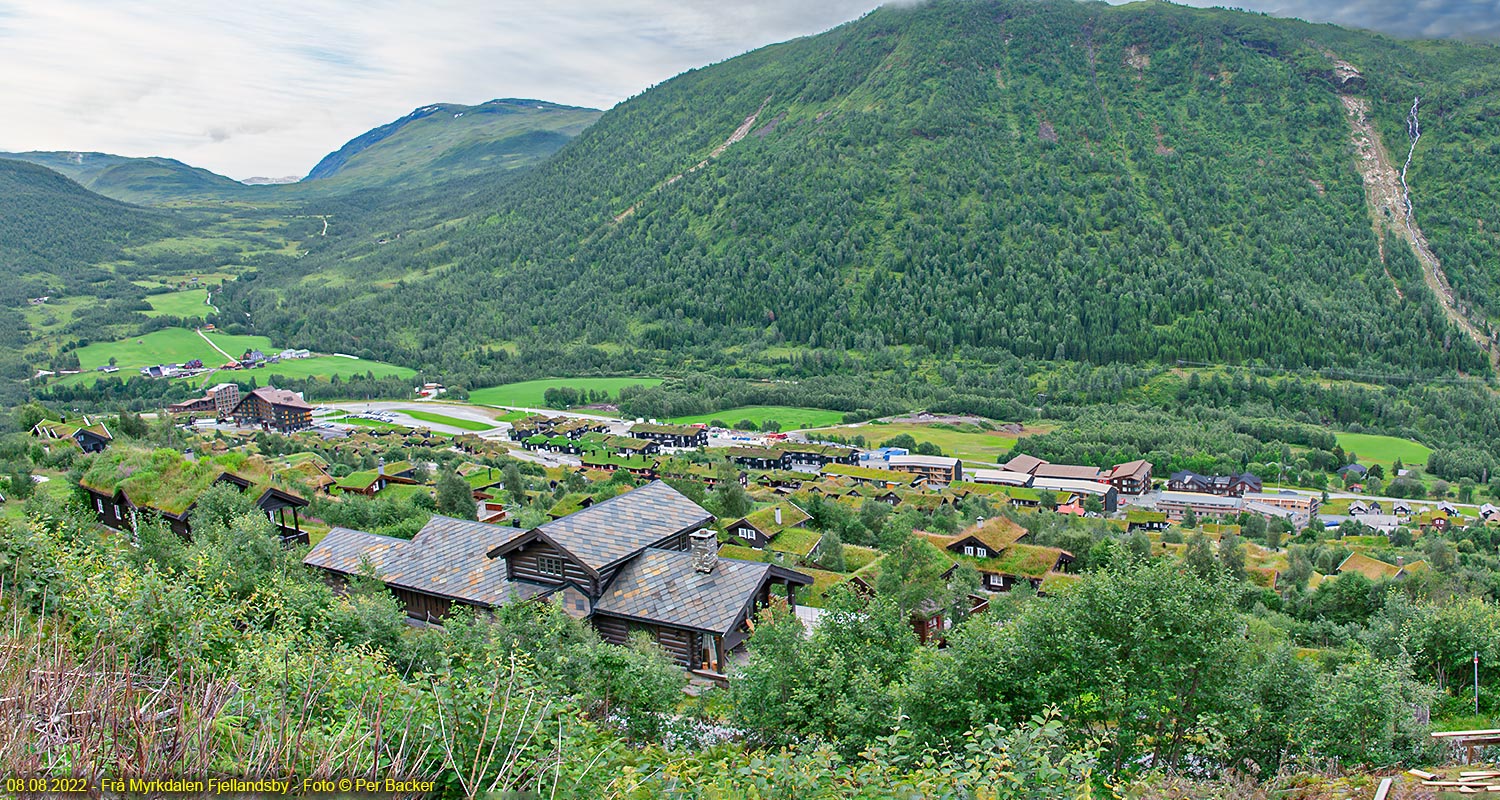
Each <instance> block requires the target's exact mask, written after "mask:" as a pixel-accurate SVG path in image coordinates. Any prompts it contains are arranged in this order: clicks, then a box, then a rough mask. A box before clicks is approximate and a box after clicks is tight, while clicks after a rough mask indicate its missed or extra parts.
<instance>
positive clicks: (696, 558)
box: [688, 528, 719, 574]
mask: <svg viewBox="0 0 1500 800" xmlns="http://www.w3.org/2000/svg"><path fill="white" fill-rule="evenodd" d="M688 548H689V550H690V551H691V552H692V554H693V569H694V570H696V571H698V572H702V573H705V574H707V573H710V572H713V571H714V567H715V566H717V565H718V563H719V540H718V537H717V536H715V535H714V532H713V530H711V529H709V528H703V529H701V530H696V531H693V532H692V533H690V534H688Z"/></svg>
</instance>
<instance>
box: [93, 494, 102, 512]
mask: <svg viewBox="0 0 1500 800" xmlns="http://www.w3.org/2000/svg"><path fill="white" fill-rule="evenodd" d="M94 510H95V511H97V512H99V513H100V514H103V513H104V501H103V500H100V499H99V498H97V497H95V498H94Z"/></svg>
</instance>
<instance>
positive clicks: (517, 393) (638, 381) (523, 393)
mask: <svg viewBox="0 0 1500 800" xmlns="http://www.w3.org/2000/svg"><path fill="white" fill-rule="evenodd" d="M659 383H661V378H547V379H545V380H538V381H523V382H521V383H507V384H505V385H504V386H491V387H490V388H488V389H475V390H473V391H471V392H469V402H471V403H475V404H478V405H482V406H521V407H524V408H542V407H543V405H544V404H545V402H546V401H545V400H544V399H543V394H544V393H545V392H546V391H547V390H548V389H551V388H554V387H561V386H567V387H570V388H573V389H590V390H593V391H596V392H598V391H603V392H608V393H609V394H610V395H614V394H616V393H617V392H619V391H620V389H622V388H624V387H626V386H656V385H657V384H659Z"/></svg>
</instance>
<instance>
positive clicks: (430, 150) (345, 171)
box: [303, 97, 601, 186]
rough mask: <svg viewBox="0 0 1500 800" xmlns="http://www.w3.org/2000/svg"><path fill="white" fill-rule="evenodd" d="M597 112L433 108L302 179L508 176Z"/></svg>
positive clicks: (494, 105) (502, 101) (529, 105)
mask: <svg viewBox="0 0 1500 800" xmlns="http://www.w3.org/2000/svg"><path fill="white" fill-rule="evenodd" d="M600 113H601V112H599V111H597V110H595V109H591V108H579V107H577V106H567V105H562V104H559V103H552V102H548V101H546V100H535V99H528V98H516V97H506V98H496V99H494V100H488V101H485V102H483V103H480V104H478V105H472V106H469V105H462V104H458V103H432V104H429V105H425V106H419V107H417V108H415V109H413V110H412V111H411V112H410V113H408V114H407V115H406V116H403V117H401V118H400V119H397V120H395V121H393V122H388V123H386V124H384V125H381V126H379V127H376V128H372V129H371V130H369V131H366V132H365V133H362V134H360V135H359V136H356V137H355V138H353V139H351V140H349V141H348V142H347V143H346V144H345V145H344V146H343V147H340V148H339V149H338V150H336V151H334V152H332V153H329V154H328V155H327V156H325V157H324V158H323V160H322V161H319V162H318V164H317V165H316V166H314V167H313V168H312V170H311V171H310V172H308V173H307V177H306V178H304V179H303V180H304V181H309V182H311V181H324V180H333V179H338V180H342V181H345V182H348V183H350V184H351V185H364V186H373V185H380V184H384V183H390V182H392V181H394V180H396V179H397V178H398V177H402V176H406V177H411V176H413V175H419V174H420V173H422V172H423V171H425V170H433V169H441V170H442V171H443V173H444V174H445V175H447V174H452V175H464V174H473V173H476V172H482V171H485V170H492V169H512V168H514V167H517V166H525V165H528V164H531V163H535V162H536V161H537V160H539V159H541V158H545V157H546V156H548V155H551V153H552V152H554V151H556V150H557V149H558V148H560V147H562V146H563V145H564V144H566V143H567V142H568V141H569V140H571V139H572V138H573V137H574V136H576V135H578V134H579V133H581V132H582V131H583V130H584V129H585V128H587V127H588V126H589V125H590V124H592V123H593V121H594V120H595V119H597V118H598V116H599V114H600Z"/></svg>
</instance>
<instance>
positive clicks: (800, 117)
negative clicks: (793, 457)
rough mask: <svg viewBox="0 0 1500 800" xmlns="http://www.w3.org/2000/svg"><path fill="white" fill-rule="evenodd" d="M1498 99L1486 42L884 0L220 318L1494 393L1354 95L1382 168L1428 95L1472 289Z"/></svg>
mask: <svg viewBox="0 0 1500 800" xmlns="http://www.w3.org/2000/svg"><path fill="white" fill-rule="evenodd" d="M1335 59H1344V60H1347V61H1348V62H1351V63H1353V64H1354V65H1356V66H1357V67H1358V68H1359V69H1360V70H1361V71H1362V72H1363V75H1364V79H1363V80H1362V81H1356V82H1354V83H1352V84H1349V83H1346V82H1343V81H1341V80H1340V79H1339V78H1338V77H1337V75H1336V68H1335ZM1497 79H1500V58H1497V52H1496V51H1495V50H1494V49H1493V48H1488V47H1478V46H1470V45H1458V44H1436V43H1403V42H1397V41H1393V40H1390V39H1386V38H1384V37H1379V36H1374V35H1369V34H1364V33H1358V32H1352V31H1346V30H1341V29H1338V28H1335V27H1332V26H1313V25H1308V24H1304V23H1300V22H1295V21H1288V20H1276V19H1271V18H1266V17H1259V16H1255V15H1249V14H1244V13H1238V12H1227V11H1205V10H1196V9H1188V8H1182V7H1177V6H1171V5H1167V4H1155V3H1152V4H1144V3H1142V4H1135V5H1130V6H1123V7H1111V6H1106V5H1102V4H1082V3H1075V2H1071V0H1052V1H1050V2H1019V1H1014V2H1013V1H1011V0H994V1H992V2H969V1H964V2H950V1H943V2H936V3H930V4H925V5H921V6H917V7H894V8H883V9H880V10H878V11H876V12H873V13H871V14H869V15H867V16H866V17H864V18H862V19H860V20H858V21H856V22H853V23H850V24H847V25H844V26H841V27H839V28H837V29H834V30H832V31H830V32H828V33H825V34H822V35H819V36H814V37H809V38H805V39H800V40H796V41H792V42H789V43H785V44H781V45H776V46H772V47H768V48H765V49H762V50H759V51H756V52H753V53H750V54H747V55H745V56H742V57H739V58H736V59H732V60H730V61H727V62H724V63H721V64H717V65H714V66H711V67H707V68H704V69H701V70H695V71H691V72H688V73H686V74H684V75H682V76H679V77H678V78H676V79H673V80H671V81H668V82H666V83H664V84H662V85H660V86H658V87H655V88H653V89H651V90H649V91H647V92H645V93H643V94H642V95H640V96H638V97H636V98H634V99H632V100H630V101H628V102H626V103H623V104H621V105H620V106H618V107H616V108H615V109H613V110H611V111H609V112H607V113H606V114H605V115H604V116H603V117H601V118H600V120H599V122H598V123H596V124H595V125H594V126H592V127H591V128H590V129H589V130H588V131H587V132H585V133H584V134H583V135H582V136H581V137H580V138H579V139H577V140H576V141H574V142H573V143H572V144H570V145H569V146H568V147H566V148H564V149H563V150H562V151H561V152H560V153H558V155H557V156H555V157H554V158H553V159H552V160H551V161H549V162H547V163H546V164H544V165H542V166H541V167H539V168H537V169H536V170H533V171H532V172H531V173H529V174H528V175H526V176H524V177H523V178H522V179H520V180H519V181H516V182H514V183H513V184H511V185H508V186H504V187H498V188H496V189H494V190H493V191H492V192H489V193H488V194H485V193H483V192H480V193H478V194H469V195H466V196H464V197H463V198H462V200H461V203H460V204H455V205H453V206H451V207H450V208H449V209H448V210H447V212H446V216H447V217H449V218H450V219H451V220H452V222H451V223H450V224H445V225H439V226H428V227H427V228H426V229H425V230H409V231H406V232H405V235H403V236H402V237H401V238H400V239H399V240H395V239H394V237H389V239H388V241H387V242H385V243H383V244H379V245H377V244H375V243H374V242H373V241H371V238H369V237H353V238H349V239H346V240H343V241H342V242H330V243H329V244H330V246H329V247H328V248H326V252H322V253H319V252H314V254H313V255H311V256H309V257H308V258H307V259H303V260H301V261H299V262H297V263H296V264H294V265H290V267H291V269H289V270H287V271H283V272H279V273H276V274H266V275H263V276H261V277H262V278H263V279H262V280H260V281H258V282H256V283H255V284H253V285H252V284H246V285H245V286H243V287H240V294H239V296H238V298H231V300H232V301H233V300H235V299H237V300H238V301H239V302H240V304H241V305H242V306H243V308H244V310H250V311H253V314H252V316H253V318H254V319H255V320H257V324H258V325H261V326H265V327H267V328H275V329H279V330H282V331H289V332H290V331H295V332H296V334H297V335H299V336H305V337H307V338H310V339H312V340H315V341H320V342H326V343H329V344H330V346H331V345H332V343H333V342H336V341H337V342H341V343H345V344H347V341H348V339H349V338H350V337H353V338H355V339H357V341H358V343H359V345H360V347H362V348H367V349H368V350H367V352H370V353H372V354H377V355H380V356H383V357H386V358H389V359H393V360H397V361H402V362H405V363H413V364H433V365H437V364H441V365H442V366H443V367H444V368H445V369H446V370H450V371H457V372H463V371H465V370H470V371H478V370H483V369H485V368H486V366H487V365H488V364H490V363H491V362H492V361H493V359H495V358H500V357H501V356H499V355H494V354H496V353H499V352H501V351H500V350H499V349H498V348H500V347H505V346H509V347H510V349H512V350H513V349H515V346H520V347H521V348H523V349H524V348H526V347H528V346H532V343H535V342H538V341H545V342H549V343H560V344H565V343H573V344H574V345H576V346H583V345H593V344H608V343H613V344H615V345H623V346H626V347H631V348H641V349H645V350H648V351H655V352H658V353H662V354H674V355H663V356H662V358H663V359H665V360H671V361H673V363H677V360H678V359H680V358H681V357H682V356H683V355H685V354H694V355H700V356H702V357H703V358H704V359H705V360H706V359H710V358H712V354H713V353H717V352H719V351H720V350H722V348H724V347H726V346H731V345H733V346H741V347H744V348H746V349H754V348H763V347H769V348H781V347H783V346H787V347H792V348H828V349H831V350H832V349H838V350H849V349H853V350H858V351H861V352H865V353H876V352H882V351H885V352H888V353H890V352H894V353H896V354H897V357H900V358H905V357H907V356H911V355H913V354H915V356H917V357H922V356H923V354H935V355H938V356H942V357H946V356H948V355H954V354H959V353H967V354H970V355H974V356H976V357H978V358H981V359H984V360H994V359H999V358H1002V357H1009V355H1011V354H1013V355H1014V356H1020V357H1023V358H1044V359H1052V358H1059V359H1070V360H1088V361H1093V362H1096V363H1097V362H1104V361H1127V362H1151V361H1156V362H1171V361H1173V360H1178V359H1182V360H1188V361H1203V362H1253V361H1263V362H1266V363H1270V364H1276V365H1284V366H1291V367H1299V366H1311V367H1319V366H1326V365H1342V366H1360V367H1365V368H1370V369H1377V370H1381V371H1399V372H1402V373H1411V372H1416V373H1426V374H1432V373H1436V372H1442V371H1449V370H1455V369H1457V370H1464V371H1475V372H1482V371H1485V370H1486V369H1487V365H1486V358H1485V356H1484V354H1483V353H1481V352H1480V349H1479V348H1478V347H1476V346H1474V344H1473V343H1472V342H1471V341H1469V340H1468V339H1467V338H1466V337H1465V336H1464V335H1463V334H1462V333H1460V332H1458V331H1457V330H1456V329H1455V328H1454V327H1453V326H1452V325H1451V324H1450V323H1448V322H1447V321H1446V320H1445V318H1444V316H1443V313H1442V310H1441V308H1440V307H1439V305H1438V303H1437V302H1436V300H1435V298H1434V296H1433V294H1432V293H1431V292H1430V291H1428V290H1426V289H1425V288H1424V286H1423V285H1422V279H1421V272H1420V267H1419V265H1418V263H1417V261H1416V259H1415V258H1414V257H1413V255H1412V254H1411V252H1410V250H1409V248H1406V249H1403V248H1397V247H1390V248H1387V249H1386V252H1385V253H1384V256H1383V257H1382V254H1381V252H1380V248H1379V247H1378V244H1377V237H1376V233H1375V228H1374V227H1372V220H1371V214H1370V211H1369V209H1368V208H1367V205H1366V201H1365V196H1364V192H1363V189H1362V184H1361V179H1360V175H1359V173H1358V171H1357V169H1356V164H1355V153H1354V147H1353V145H1352V144H1351V141H1350V128H1349V122H1348V120H1347V119H1346V116H1345V113H1344V110H1343V106H1342V103H1341V99H1340V97H1341V92H1356V93H1358V94H1359V95H1360V96H1361V97H1364V98H1366V99H1367V100H1368V101H1369V103H1370V104H1371V116H1372V118H1373V120H1374V122H1375V125H1376V126H1377V127H1378V129H1379V130H1380V131H1381V132H1382V134H1383V135H1384V137H1385V139H1386V141H1387V143H1388V144H1389V145H1390V146H1391V147H1393V148H1394V147H1397V146H1398V145H1400V144H1402V143H1404V141H1405V138H1404V131H1405V116H1406V111H1407V109H1408V108H1409V107H1410V105H1411V101H1412V97H1413V95H1415V94H1417V93H1422V94H1423V95H1424V98H1425V99H1424V108H1425V109H1427V110H1426V111H1425V112H1424V113H1425V114H1427V121H1426V123H1425V125H1424V129H1423V130H1424V134H1425V135H1424V138H1423V139H1422V146H1421V148H1420V149H1419V150H1418V152H1417V156H1416V162H1415V164H1414V167H1413V170H1412V174H1411V177H1412V186H1413V198H1414V203H1415V207H1416V210H1417V214H1418V215H1419V217H1421V218H1423V219H1424V221H1426V220H1431V224H1430V228H1431V231H1430V235H1431V237H1432V240H1433V244H1434V246H1435V248H1436V249H1437V251H1438V252H1439V254H1440V255H1442V256H1444V257H1447V258H1449V259H1451V260H1452V261H1453V262H1454V265H1455V266H1454V267H1451V268H1450V273H1452V274H1451V278H1452V281H1453V285H1454V287H1455V289H1456V290H1457V291H1458V293H1459V294H1460V295H1461V296H1465V297H1467V296H1468V295H1470V294H1471V293H1473V292H1479V291H1483V289H1484V287H1486V286H1487V285H1488V283H1487V282H1488V281H1490V280H1492V277H1491V276H1490V275H1489V273H1488V272H1486V267H1485V266H1484V265H1485V264H1489V265H1491V266H1490V267H1489V269H1494V268H1495V265H1496V264H1500V259H1495V258H1491V257H1490V256H1492V255H1494V251H1495V250H1496V249H1497V242H1496V239H1495V234H1494V233H1493V231H1494V230H1495V229H1496V227H1497V225H1500V220H1490V221H1489V224H1488V225H1485V224H1484V220H1475V219H1474V217H1475V216H1476V214H1478V213H1481V209H1482V208H1486V207H1487V208H1494V207H1497V204H1495V203H1488V204H1485V205H1476V204H1474V203H1473V200H1475V199H1478V198H1489V199H1493V196H1494V195H1495V192H1494V191H1493V190H1492V188H1491V181H1492V178H1491V177H1490V176H1493V175H1494V174H1496V173H1495V170H1494V169H1492V168H1491V169H1488V170H1487V171H1486V167H1487V166H1492V165H1491V163H1490V162H1492V161H1493V160H1494V158H1495V156H1494V155H1493V154H1491V150H1493V149H1500V135H1497V131H1496V130H1495V129H1494V128H1493V126H1488V127H1487V126H1485V125H1483V120H1485V119H1487V117H1488V113H1489V111H1488V109H1489V108H1490V107H1491V106H1493V105H1495V104H1496V103H1497V99H1496V98H1497V96H1496V94H1495V82H1496V80H1497ZM1481 173H1483V174H1481ZM1470 176H1477V177H1473V178H1472V179H1471V178H1470ZM1439 182H1442V183H1444V184H1446V185H1444V186H1442V187H1439V186H1437V185H1436V184H1438V183H1439ZM435 213H436V212H435ZM1486 213H1487V212H1486ZM1382 224H1395V221H1394V220H1386V221H1385V222H1384V223H1382ZM1476 226H1483V228H1484V230H1485V231H1489V232H1490V233H1486V234H1484V235H1481V236H1471V235H1469V234H1470V229H1473V228H1475V227H1476ZM355 276H357V280H350V278H351V277H355ZM397 281H399V282H400V283H399V284H397V283H396V282H397ZM276 286H279V287H280V288H279V289H273V287H276ZM393 286H394V287H395V288H394V289H393V288H392V287H393ZM330 307H334V308H337V309H338V310H339V311H340V312H341V313H336V314H322V313H314V312H316V311H318V310H320V309H325V308H330ZM548 346H549V347H550V346H551V345H548ZM892 346H902V349H898V350H895V351H891V350H889V348H890V347H892ZM491 347H493V348H497V349H495V350H487V349H486V348H491ZM913 348H916V349H915V350H914V349H913ZM601 352H609V350H608V349H607V348H606V349H605V350H604V351H601ZM523 355H524V353H523ZM450 374H451V372H450Z"/></svg>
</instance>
